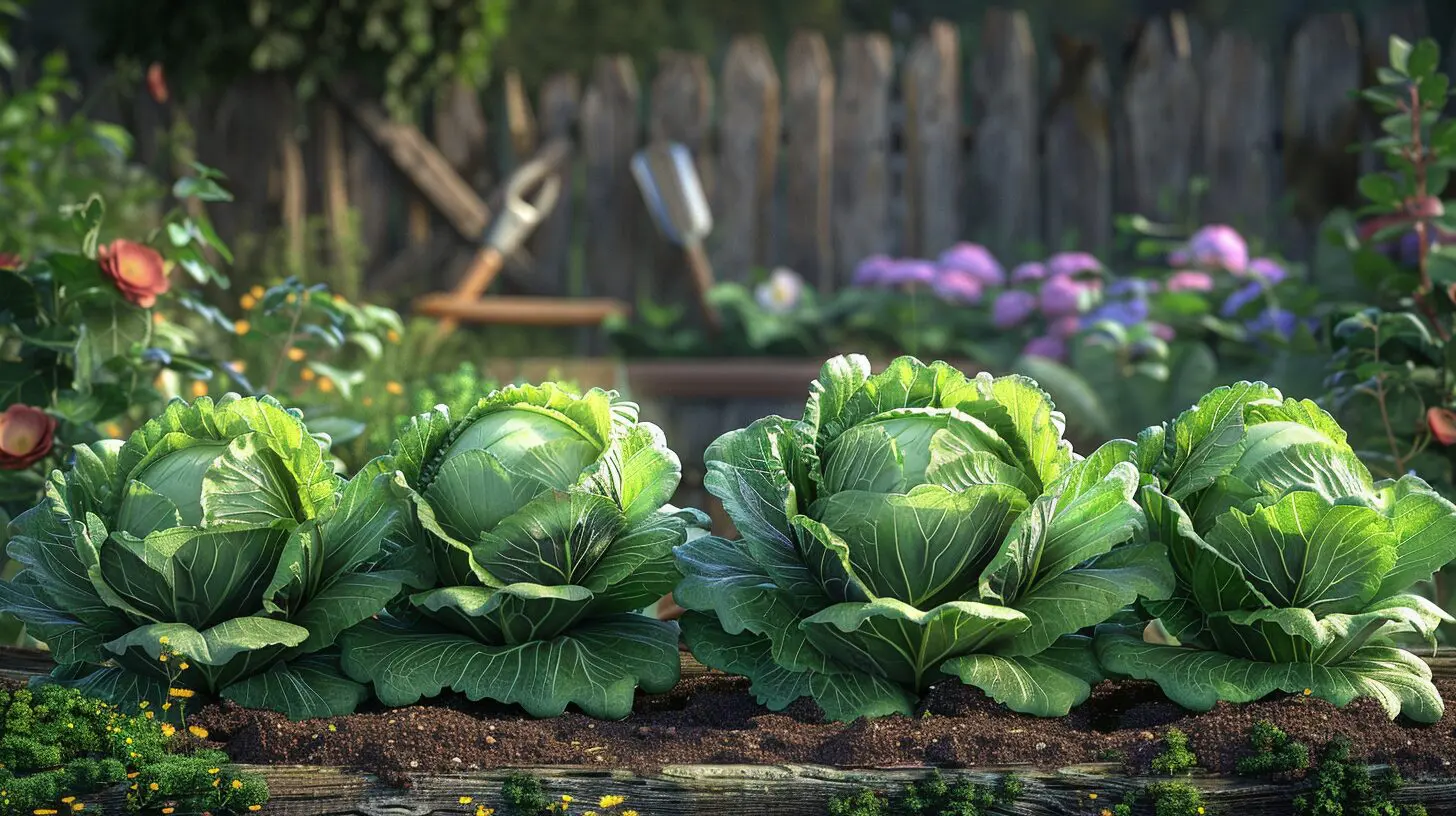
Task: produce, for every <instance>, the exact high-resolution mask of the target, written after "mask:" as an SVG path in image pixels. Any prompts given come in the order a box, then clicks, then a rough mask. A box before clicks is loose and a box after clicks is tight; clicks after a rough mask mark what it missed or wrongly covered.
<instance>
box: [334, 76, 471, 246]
mask: <svg viewBox="0 0 1456 816" xmlns="http://www.w3.org/2000/svg"><path fill="white" fill-rule="evenodd" d="M333 93H334V95H335V97H337V98H338V99H339V100H340V101H341V102H343V103H344V105H345V107H346V108H347V109H348V111H349V112H350V113H351V114H352V115H353V117H354V119H355V121H357V122H358V123H359V124H360V125H361V126H362V127H363V128H364V130H365V131H366V132H367V133H368V134H369V136H370V137H371V138H372V139H374V141H375V142H376V143H378V144H379V146H380V147H381V148H383V149H384V152H385V153H386V154H387V155H388V156H389V157H390V159H391V160H392V161H393V162H394V164H395V165H396V166H397V167H398V168H399V169H400V171H401V172H403V173H404V174H405V176H406V177H408V178H409V180H410V181H411V182H412V183H413V184H414V185H415V187H416V189H417V190H418V191H419V192H420V194H422V195H423V196H424V197H425V198H426V199H428V200H429V202H430V203H431V204H432V205H434V207H435V209H437V210H439V212H440V214H441V215H443V216H444V217H445V219H446V220H447V221H449V222H450V225H451V226H452V227H454V228H455V230H456V231H457V232H458V233H460V236H461V237H462V238H464V239H465V240H467V241H471V242H475V241H479V240H480V236H481V235H482V234H483V233H484V231H485V228H486V225H487V224H489V222H490V211H489V209H488V208H487V207H486V206H485V201H484V200H482V199H481V197H480V195H479V194H477V193H476V192H475V190H474V189H472V188H471V186H470V185H469V184H468V183H467V182H466V181H465V180H464V179H462V178H460V174H458V173H456V172H455V169H454V168H453V167H451V166H450V162H449V161H448V160H446V158H445V157H444V156H443V155H441V154H440V151H439V149H437V148H436V147H435V146H434V145H433V144H431V143H430V141H429V140H428V139H426V138H425V137H424V134H422V133H420V131H419V129H418V128H416V127H414V126H413V125H409V124H405V123H403V122H396V121H394V120H392V119H390V118H389V116H388V115H386V114H385V112H384V110H383V109H382V108H380V107H379V106H378V105H376V104H375V103H373V102H369V101H365V100H361V99H358V98H355V97H354V95H353V93H352V92H351V90H350V89H349V88H348V87H347V86H343V85H341V86H339V87H335V88H334V89H333Z"/></svg>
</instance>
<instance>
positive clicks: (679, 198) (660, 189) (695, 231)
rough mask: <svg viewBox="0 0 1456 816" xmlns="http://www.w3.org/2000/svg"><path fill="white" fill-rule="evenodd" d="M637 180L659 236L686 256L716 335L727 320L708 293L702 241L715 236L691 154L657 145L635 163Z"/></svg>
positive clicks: (709, 274) (708, 270)
mask: <svg viewBox="0 0 1456 816" xmlns="http://www.w3.org/2000/svg"><path fill="white" fill-rule="evenodd" d="M632 175H633V177H635V178H636V179H637V186H638V187H639V188H640V189H641V190H642V198H643V200H645V201H646V202H647V211H648V212H650V213H651V214H652V220H653V221H654V222H655V223H656V224H657V228H658V230H660V231H661V232H662V235H663V237H664V238H666V239H667V240H668V241H671V242H672V243H674V244H677V245H678V246H680V247H682V248H683V252H685V253H686V254H687V259H688V269H689V271H691V273H692V277H693V287H694V288H695V289H696V290H697V294H698V306H699V307H700V308H701V309H702V311H703V318H704V320H705V321H706V322H707V326H708V331H709V332H712V333H716V332H717V331H718V329H719V327H720V326H721V325H722V319H721V318H720V317H719V315H718V308H717V307H716V306H714V305H713V303H712V302H711V301H710V300H709V299H708V292H709V290H711V289H712V288H713V267H712V264H710V263H709V262H708V253H707V252H705V251H704V249H703V239H704V238H707V237H708V233H710V232H712V231H713V214H712V213H711V212H709V210H708V199H707V196H705V195H703V185H702V183H701V182H700V181H698V170H697V167H696V166H695V165H694V164H693V154H692V152H691V151H689V150H688V149H687V147H686V146H684V145H681V144H679V143H677V142H657V143H654V144H652V145H649V146H648V147H645V148H643V149H641V150H639V151H637V155H635V156H633V157H632Z"/></svg>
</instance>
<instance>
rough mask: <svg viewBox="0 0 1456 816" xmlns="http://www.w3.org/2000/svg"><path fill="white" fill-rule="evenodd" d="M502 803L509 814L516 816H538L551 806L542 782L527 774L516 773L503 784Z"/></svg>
mask: <svg viewBox="0 0 1456 816" xmlns="http://www.w3.org/2000/svg"><path fill="white" fill-rule="evenodd" d="M501 802H502V803H503V804H504V805H505V809H506V813H507V814H514V816H536V814H538V813H542V812H543V811H545V810H546V808H547V807H548V806H549V805H550V804H551V803H550V802H548V801H547V800H546V791H544V790H543V789H542V788H541V780H539V779H537V778H536V777H534V776H531V775H530V774H527V773H514V774H511V775H510V776H508V777H506V781H505V782H504V783H502V784H501Z"/></svg>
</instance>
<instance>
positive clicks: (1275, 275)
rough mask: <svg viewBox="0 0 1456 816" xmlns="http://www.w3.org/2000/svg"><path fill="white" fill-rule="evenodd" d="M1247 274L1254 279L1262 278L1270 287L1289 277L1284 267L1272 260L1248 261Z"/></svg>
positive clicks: (1258, 259) (1257, 259)
mask: <svg viewBox="0 0 1456 816" xmlns="http://www.w3.org/2000/svg"><path fill="white" fill-rule="evenodd" d="M1248 273H1249V274H1250V275H1252V276H1254V277H1256V278H1263V279H1264V282H1265V283H1268V284H1269V285H1270V286H1273V285H1274V284H1276V283H1279V282H1281V281H1283V280H1284V279H1285V278H1287V277H1289V273H1288V272H1286V271H1285V270H1284V267H1282V266H1280V265H1279V263H1278V262H1277V261H1275V260H1273V259H1272V258H1255V259H1254V260H1252V261H1249V268H1248Z"/></svg>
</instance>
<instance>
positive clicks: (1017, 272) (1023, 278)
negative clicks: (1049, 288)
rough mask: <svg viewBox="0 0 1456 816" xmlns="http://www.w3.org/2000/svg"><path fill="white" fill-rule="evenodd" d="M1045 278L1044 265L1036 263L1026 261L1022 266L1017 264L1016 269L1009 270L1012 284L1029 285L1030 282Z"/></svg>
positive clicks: (1045, 269)
mask: <svg viewBox="0 0 1456 816" xmlns="http://www.w3.org/2000/svg"><path fill="white" fill-rule="evenodd" d="M1046 276H1047V268H1046V265H1045V264H1040V263H1037V262H1036V261H1028V262H1026V263H1024V264H1017V266H1016V268H1015V269H1013V270H1011V282H1012V283H1029V282H1031V281H1039V280H1042V279H1043V278H1045V277H1046Z"/></svg>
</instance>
